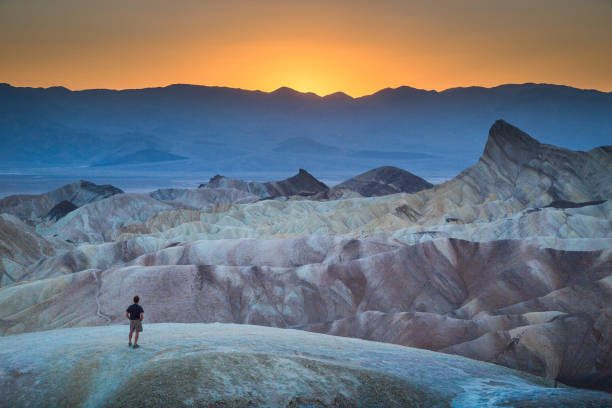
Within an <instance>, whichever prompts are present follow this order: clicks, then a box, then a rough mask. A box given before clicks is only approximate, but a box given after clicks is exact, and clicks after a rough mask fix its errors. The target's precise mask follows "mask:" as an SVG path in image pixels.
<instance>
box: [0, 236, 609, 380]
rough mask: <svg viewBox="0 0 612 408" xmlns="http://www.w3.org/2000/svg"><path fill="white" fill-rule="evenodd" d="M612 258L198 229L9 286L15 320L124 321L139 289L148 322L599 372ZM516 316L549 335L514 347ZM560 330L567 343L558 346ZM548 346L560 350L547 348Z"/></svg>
mask: <svg viewBox="0 0 612 408" xmlns="http://www.w3.org/2000/svg"><path fill="white" fill-rule="evenodd" d="M611 270H612V251H611V250H607V251H589V252H576V251H572V252H566V251H555V250H544V249H539V248H537V247H534V246H530V245H527V244H524V243H521V242H519V241H494V242H490V243H472V242H467V241H460V240H437V241H430V242H426V243H423V244H418V245H414V246H401V245H397V246H393V245H390V244H389V243H385V242H377V241H375V240H350V239H346V238H344V237H333V236H314V237H304V238H291V239H282V240H281V239H269V240H263V239H257V240H217V241H197V242H190V243H185V244H178V245H175V246H172V247H169V248H166V249H163V250H160V251H158V252H155V253H149V254H146V255H142V256H140V257H138V258H136V259H135V260H133V261H131V262H130V264H129V265H126V266H123V267H117V268H110V269H107V270H104V271H99V270H87V271H83V272H79V273H75V274H71V275H63V276H60V277H57V278H53V279H47V280H38V281H34V282H31V283H27V284H20V285H11V286H8V287H5V288H2V289H0V319H1V320H0V323H1V325H2V332H3V333H4V334H11V333H19V332H22V331H33V330H41V329H52V328H60V327H72V326H86V325H105V324H109V323H110V324H120V323H122V322H123V320H124V309H125V303H126V302H129V299H131V297H132V296H133V295H134V294H136V293H135V292H137V293H138V294H139V295H140V296H141V299H142V301H141V302H142V304H143V307H144V308H145V310H146V312H147V320H148V321H150V322H215V321H220V322H234V323H246V324H259V325H266V326H277V327H296V328H302V329H305V330H312V331H317V332H324V333H331V334H337V335H343V336H357V337H364V338H367V339H372V340H381V341H391V342H397V343H400V344H407V345H413V346H418V347H423V348H428V349H432V350H444V351H448V352H456V353H458V354H465V355H470V356H471V357H474V358H478V359H482V360H486V361H495V362H498V363H500V364H505V365H508V366H510V367H520V368H522V369H525V370H527V371H531V372H533V373H536V374H539V375H543V376H552V377H551V378H560V379H563V380H566V381H567V382H569V383H571V384H576V385H589V384H593V383H595V384H599V383H600V382H601V378H604V377H605V376H609V374H610V368H611V367H612V360H611V359H610V356H608V355H607V354H606V350H607V347H608V346H609V344H610V342H612V338H609V337H608V335H609V334H610V335H612V333H607V332H605V331H603V332H602V331H601V330H600V329H597V327H598V326H597V325H595V322H596V321H597V320H598V319H599V317H600V316H601V315H602V311H604V310H606V309H609V308H612V283H611V282H610V279H612V275H610V271H611ZM74 305H79V307H78V308H75V307H74ZM534 312H536V313H534ZM565 315H567V316H566V317H567V318H566V317H564V316H565ZM576 316H577V317H576ZM605 316H607V315H605ZM606 321H607V318H604V320H603V321H602V322H600V323H599V326H601V325H602V324H603V325H604V326H605V325H606V323H605V322H606ZM555 322H556V323H555ZM563 322H569V323H571V324H572V326H564V325H561V326H559V325H560V324H565V323H563ZM551 324H552V326H550V325H551ZM548 327H555V330H556V331H554V333H555V334H554V335H552V334H549V333H553V331H551V330H549V329H548ZM575 327H579V328H580V329H581V330H582V333H583V334H584V335H583V336H582V337H581V338H582V339H583V341H587V340H588V342H589V343H588V344H589V345H588V349H589V352H588V353H586V352H585V353H582V354H576V353H572V356H571V357H572V358H570V356H569V355H567V356H566V355H565V354H563V353H564V351H563V350H565V349H564V348H563V346H562V345H563V344H567V345H568V346H567V347H570V345H571V347H577V346H576V344H575V343H572V342H571V341H573V340H572V338H573V337H572V333H574V332H576V330H577V329H575ZM517 328H522V330H528V332H529V333H531V332H532V331H534V330H535V331H534V333H541V334H540V335H539V336H540V337H542V338H545V339H547V340H546V341H544V340H542V341H539V342H534V343H533V344H532V345H531V346H530V347H528V348H523V343H520V347H518V349H519V350H520V353H514V354H512V353H510V354H508V353H506V352H505V350H506V349H507V348H508V347H509V346H510V345H511V343H512V339H513V338H514V337H516V336H515V335H514V334H512V330H514V329H517ZM602 333H603V334H602ZM444 336H446V337H444ZM556 336H558V337H556ZM487 339H494V340H495V341H492V340H491V341H490V340H487ZM484 340H487V342H485V343H481V342H482V341H484ZM553 340H554V341H555V342H557V343H558V344H560V345H561V346H559V347H558V348H555V349H551V348H550V347H548V346H547V341H553ZM570 340H571V341H570ZM470 342H476V343H474V344H479V345H478V347H476V348H475V349H474V350H475V351H474V350H472V349H469V350H468V351H466V350H465V347H468V346H467V345H468V344H470ZM584 344H586V343H584ZM453 347H454V348H453ZM470 350H471V351H470ZM544 353H552V354H551V356H552V357H551V358H548V359H547V360H542V358H541V355H542V354H544ZM576 356H577V357H576ZM574 357H575V358H574ZM559 361H562V362H563V364H562V369H561V368H558V367H557V362H559ZM525 362H531V363H530V364H526V363H525ZM536 362H537V363H536Z"/></svg>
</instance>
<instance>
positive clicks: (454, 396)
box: [0, 323, 612, 407]
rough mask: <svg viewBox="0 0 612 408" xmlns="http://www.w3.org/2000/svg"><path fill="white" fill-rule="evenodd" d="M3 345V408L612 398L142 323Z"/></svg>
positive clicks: (443, 363) (269, 336)
mask: <svg viewBox="0 0 612 408" xmlns="http://www.w3.org/2000/svg"><path fill="white" fill-rule="evenodd" d="M127 331H128V330H127V327H126V326H107V327H81V328H72V329H61V330H52V331H45V332H36V333H28V334H20V335H14V336H7V337H3V338H0V389H2V390H3V391H2V394H3V395H2V398H1V399H0V405H1V406H2V407H9V406H10V407H20V406H30V407H39V406H82V407H98V406H130V407H140V406H147V407H153V406H160V407H162V406H163V407H168V406H173V407H183V406H198V407H202V406H204V407H208V406H215V407H216V406H223V407H227V406H236V407H246V406H267V407H332V406H333V407H353V406H364V407H374V406H382V407H385V406H389V407H397V406H401V407H412V406H415V407H421V406H422V407H478V406H487V407H492V406H516V407H531V406H557V407H562V406H568V407H569V406H578V405H579V406H592V407H596V406H610V404H612V395H610V394H605V393H601V392H594V391H585V390H579V389H574V388H567V387H563V386H562V387H561V388H551V384H550V383H549V382H547V381H545V380H544V379H542V378H540V377H535V376H531V375H529V374H525V373H521V372H519V371H515V370H511V369H508V368H504V367H500V366H497V365H492V364H487V363H483V362H479V361H475V360H470V359H466V358H462V357H458V356H452V355H446V354H441V353H435V352H431V351H426V350H419V349H413V348H409V347H402V346H396V345H391V344H385V343H377V342H369V341H364V340H357V339H349V338H340V337H333V336H327V335H322V334H314V333H307V332H303V331H297V330H288V329H276V328H269V327H260V326H249V325H234V324H218V323H214V324H199V323H193V324H178V323H163V324H147V325H145V331H144V333H143V337H142V341H141V343H142V347H141V348H140V349H137V350H133V349H131V348H128V346H127V339H126V338H127Z"/></svg>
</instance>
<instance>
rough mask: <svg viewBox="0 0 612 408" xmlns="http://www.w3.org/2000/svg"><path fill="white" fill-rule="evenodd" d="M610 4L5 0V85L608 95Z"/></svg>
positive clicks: (1, 71) (0, 57)
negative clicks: (540, 85) (524, 89)
mask: <svg viewBox="0 0 612 408" xmlns="http://www.w3.org/2000/svg"><path fill="white" fill-rule="evenodd" d="M611 67H612V1H609V0H571V1H570V0H530V1H524V0H513V1H494V0H441V1H422V2H421V1H419V2H417V1H408V0H404V1H395V0H387V1H382V0H381V1H377V2H375V1H360V0H353V1H343V0H335V1H331V0H328V1H317V0H311V1H306V2H302V3H298V2H291V1H237V0H225V1H217V2H213V1H202V0H163V1H162V0H104V1H85V0H53V1H51V0H0V82H8V83H10V84H13V85H19V86H52V85H63V86H66V87H68V88H71V89H85V88H115V89H122V88H141V87H147V86H160V85H168V84H171V83H192V84H203V85H222V86H231V87H240V88H245V89H261V90H264V91H270V90H273V89H276V88H278V87H280V86H289V87H292V88H295V89H297V90H300V91H313V92H316V93H318V94H328V93H331V92H335V91H344V92H346V93H348V94H350V95H353V96H360V95H364V94H369V93H372V92H375V91H377V90H379V89H381V88H385V87H396V86H400V85H410V86H414V87H417V88H425V89H437V90H441V89H446V88H450V87H455V86H468V85H483V86H494V85H498V84H502V83H522V82H548V83H557V84H565V85H571V86H576V87H579V88H595V89H600V90H604V91H612V68H611Z"/></svg>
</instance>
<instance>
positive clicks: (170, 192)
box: [150, 188, 259, 210]
mask: <svg viewBox="0 0 612 408" xmlns="http://www.w3.org/2000/svg"><path fill="white" fill-rule="evenodd" d="M150 196H151V197H153V198H155V199H156V200H160V201H169V202H174V203H180V204H184V205H185V206H188V207H192V208H194V209H199V210H205V209H210V208H214V206H215V205H218V204H226V203H229V204H231V203H236V204H241V203H250V202H255V201H257V200H259V197H258V196H256V195H254V194H251V193H248V192H246V191H242V190H237V189H235V188H198V189H178V188H167V189H161V190H156V191H154V192H152V193H151V194H150Z"/></svg>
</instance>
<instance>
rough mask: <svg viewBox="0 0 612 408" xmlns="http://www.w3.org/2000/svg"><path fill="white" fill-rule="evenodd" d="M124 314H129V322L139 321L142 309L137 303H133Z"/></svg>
mask: <svg viewBox="0 0 612 408" xmlns="http://www.w3.org/2000/svg"><path fill="white" fill-rule="evenodd" d="M126 312H128V313H129V314H130V320H140V314H141V313H144V309H143V308H142V307H140V305H139V304H138V303H134V304H133V305H132V306H130V307H128V308H127V310H126Z"/></svg>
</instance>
